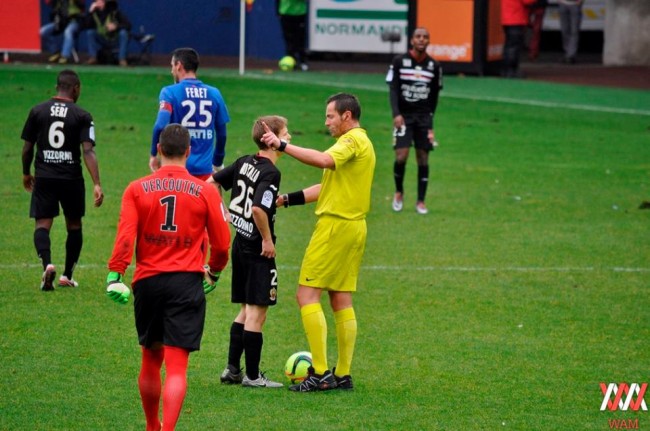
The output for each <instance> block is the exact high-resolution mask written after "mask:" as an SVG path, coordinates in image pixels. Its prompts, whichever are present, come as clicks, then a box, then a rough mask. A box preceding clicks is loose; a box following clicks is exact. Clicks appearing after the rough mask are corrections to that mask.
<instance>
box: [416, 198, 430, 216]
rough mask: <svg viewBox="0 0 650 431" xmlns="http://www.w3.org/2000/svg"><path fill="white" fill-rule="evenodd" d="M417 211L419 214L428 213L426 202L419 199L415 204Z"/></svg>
mask: <svg viewBox="0 0 650 431" xmlns="http://www.w3.org/2000/svg"><path fill="white" fill-rule="evenodd" d="M415 211H417V212H418V214H426V213H428V212H429V210H428V209H427V207H426V205H424V202H422V201H419V202H418V203H417V204H415Z"/></svg>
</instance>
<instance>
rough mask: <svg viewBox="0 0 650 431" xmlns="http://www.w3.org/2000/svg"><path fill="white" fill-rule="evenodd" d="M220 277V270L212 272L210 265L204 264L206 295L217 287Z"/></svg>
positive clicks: (204, 290) (204, 289)
mask: <svg viewBox="0 0 650 431" xmlns="http://www.w3.org/2000/svg"><path fill="white" fill-rule="evenodd" d="M219 277H221V273H220V272H212V271H210V267H209V266H208V265H203V292H205V294H206V295H207V294H208V293H210V292H212V291H213V290H214V289H215V288H216V287H217V281H219Z"/></svg>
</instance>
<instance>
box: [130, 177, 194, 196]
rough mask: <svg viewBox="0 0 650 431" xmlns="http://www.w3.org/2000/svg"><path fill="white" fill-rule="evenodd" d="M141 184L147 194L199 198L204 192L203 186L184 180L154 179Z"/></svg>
mask: <svg viewBox="0 0 650 431" xmlns="http://www.w3.org/2000/svg"><path fill="white" fill-rule="evenodd" d="M140 184H141V185H142V190H144V192H145V193H153V192H176V193H185V194H187V195H191V196H199V195H200V194H201V190H203V186H202V185H200V184H197V183H195V182H194V181H191V180H186V179H182V178H152V179H150V180H147V181H142V183H140Z"/></svg>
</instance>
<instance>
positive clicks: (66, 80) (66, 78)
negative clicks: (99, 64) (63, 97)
mask: <svg viewBox="0 0 650 431" xmlns="http://www.w3.org/2000/svg"><path fill="white" fill-rule="evenodd" d="M78 85H81V81H80V80H79V75H77V72H75V71H74V70H70V69H65V70H62V71H61V72H59V75H58V76H57V77H56V89H57V90H58V91H63V92H66V93H69V92H71V91H72V89H74V88H75V87H76V86H78Z"/></svg>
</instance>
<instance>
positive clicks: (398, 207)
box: [393, 192, 404, 212]
mask: <svg viewBox="0 0 650 431" xmlns="http://www.w3.org/2000/svg"><path fill="white" fill-rule="evenodd" d="M402 199H403V196H402V194H401V193H399V192H396V193H395V196H393V211H395V212H399V211H402V208H403V207H404V202H403V200H402Z"/></svg>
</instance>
